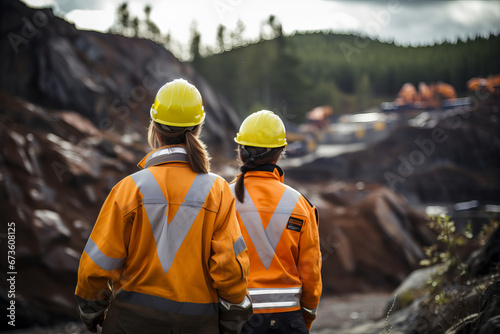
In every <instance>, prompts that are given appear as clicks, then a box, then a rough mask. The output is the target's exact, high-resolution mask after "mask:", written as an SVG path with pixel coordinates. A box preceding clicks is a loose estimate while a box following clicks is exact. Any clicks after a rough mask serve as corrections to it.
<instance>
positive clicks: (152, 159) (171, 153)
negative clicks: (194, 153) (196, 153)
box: [137, 145, 188, 169]
mask: <svg viewBox="0 0 500 334" xmlns="http://www.w3.org/2000/svg"><path fill="white" fill-rule="evenodd" d="M167 162H186V163H187V162H188V160H187V155H186V149H185V147H184V146H183V145H166V146H162V147H160V148H159V149H156V150H154V151H152V152H149V153H148V154H147V155H146V156H145V157H144V158H142V160H141V161H140V162H139V163H138V164H137V167H139V168H140V169H143V168H148V167H151V166H156V165H160V164H164V163H167Z"/></svg>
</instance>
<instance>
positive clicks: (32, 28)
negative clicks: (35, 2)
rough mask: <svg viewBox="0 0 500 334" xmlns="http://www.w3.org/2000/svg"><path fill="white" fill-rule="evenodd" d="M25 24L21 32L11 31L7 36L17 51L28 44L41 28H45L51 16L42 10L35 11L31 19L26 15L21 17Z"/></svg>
mask: <svg viewBox="0 0 500 334" xmlns="http://www.w3.org/2000/svg"><path fill="white" fill-rule="evenodd" d="M21 21H22V22H23V25H22V27H21V34H16V33H14V32H9V33H8V34H7V38H8V39H9V43H10V45H11V46H12V49H14V52H15V53H18V52H19V50H20V47H21V46H22V45H25V44H28V43H29V41H30V40H31V39H32V38H34V37H35V36H36V35H38V33H39V32H40V28H43V27H45V26H46V25H47V23H49V16H48V15H47V14H45V13H44V12H43V11H41V10H37V11H35V12H34V14H33V16H32V17H31V19H28V18H27V17H26V16H23V17H21Z"/></svg>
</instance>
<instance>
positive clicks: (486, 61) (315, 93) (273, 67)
mask: <svg viewBox="0 0 500 334" xmlns="http://www.w3.org/2000/svg"><path fill="white" fill-rule="evenodd" d="M498 59H500V36H498V35H497V36H490V37H489V38H483V37H477V38H475V39H469V40H467V41H466V42H464V41H460V40H459V41H458V42H457V43H455V44H453V43H448V42H446V43H442V44H436V45H433V46H425V47H403V46H398V45H396V44H394V43H386V42H380V41H377V40H372V39H369V38H364V37H360V36H356V35H345V34H334V33H328V34H325V33H322V32H317V33H309V34H296V35H293V36H286V37H285V36H279V37H277V38H275V39H273V40H264V41H260V42H258V43H255V44H251V45H248V46H245V47H239V48H233V49H232V50H230V51H226V52H223V53H220V54H215V55H210V56H207V57H205V58H195V59H194V60H193V65H194V66H195V67H196V68H197V69H198V71H199V72H201V73H202V74H203V75H204V76H205V77H206V78H207V79H208V80H209V81H210V82H211V83H212V84H213V85H214V86H215V87H217V88H218V89H219V91H221V92H223V93H224V94H225V95H226V96H227V97H228V98H229V100H230V102H231V103H232V105H233V106H235V107H236V109H237V110H238V112H239V113H240V115H242V116H243V115H245V114H247V113H249V112H252V111H255V110H256V109H258V108H260V107H266V108H272V109H274V110H277V111H279V112H281V113H282V114H284V115H285V116H289V117H290V118H296V119H300V118H301V117H302V116H303V114H304V113H305V112H306V111H307V110H309V109H311V108H313V107H315V106H318V105H324V104H330V105H332V106H333V107H334V108H335V110H336V112H340V113H345V112H353V111H356V110H360V109H364V108H368V107H370V106H377V105H378V103H379V102H380V101H382V100H384V99H393V98H394V97H395V96H396V94H397V93H398V91H399V89H400V88H401V86H402V85H403V84H404V83H405V82H412V83H413V84H415V85H417V84H418V83H419V82H421V81H423V82H426V83H432V82H438V81H442V82H446V83H450V84H452V85H453V86H454V87H455V88H456V90H457V92H458V94H459V95H465V94H467V87H466V82H467V80H469V79H470V78H472V77H476V76H488V75H490V74H497V73H500V62H498Z"/></svg>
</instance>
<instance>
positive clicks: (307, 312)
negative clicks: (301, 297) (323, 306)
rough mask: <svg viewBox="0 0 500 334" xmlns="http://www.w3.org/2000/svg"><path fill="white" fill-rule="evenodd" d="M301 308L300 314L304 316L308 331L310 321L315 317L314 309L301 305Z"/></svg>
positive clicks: (310, 324)
mask: <svg viewBox="0 0 500 334" xmlns="http://www.w3.org/2000/svg"><path fill="white" fill-rule="evenodd" d="M301 310H302V315H303V316H304V321H305V323H306V327H307V330H308V331H310V330H311V326H312V323H313V321H314V319H316V309H314V310H311V309H308V308H306V307H304V306H302V308H301Z"/></svg>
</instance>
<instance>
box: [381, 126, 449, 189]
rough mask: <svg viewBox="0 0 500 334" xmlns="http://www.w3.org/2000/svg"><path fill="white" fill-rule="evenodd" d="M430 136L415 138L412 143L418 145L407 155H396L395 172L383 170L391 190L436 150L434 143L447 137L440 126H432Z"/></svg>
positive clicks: (441, 141)
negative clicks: (397, 163)
mask: <svg viewBox="0 0 500 334" xmlns="http://www.w3.org/2000/svg"><path fill="white" fill-rule="evenodd" d="M430 137H431V138H425V139H419V138H417V139H415V140H414V141H413V143H414V144H415V145H416V146H417V147H418V148H417V149H414V150H413V151H411V152H410V154H408V155H402V154H400V155H399V156H398V161H399V165H398V167H397V170H396V172H397V173H394V172H389V171H387V172H385V173H384V178H385V180H386V182H387V184H388V185H389V188H391V190H392V191H394V190H395V189H396V185H397V184H398V183H403V182H405V180H406V178H407V177H409V176H411V175H412V174H413V173H414V172H415V168H416V167H419V166H422V165H423V164H424V163H425V161H426V159H427V158H428V157H430V156H431V155H432V154H433V153H434V152H435V151H436V145H437V144H442V143H444V142H445V141H446V139H447V138H448V135H447V134H446V132H445V131H444V130H443V129H441V128H434V129H432V131H431V136H430Z"/></svg>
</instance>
